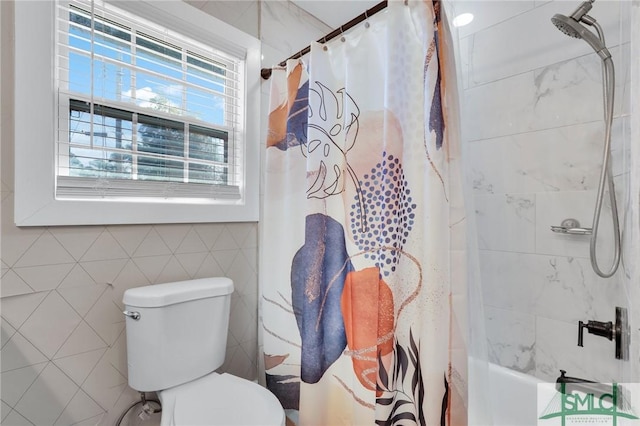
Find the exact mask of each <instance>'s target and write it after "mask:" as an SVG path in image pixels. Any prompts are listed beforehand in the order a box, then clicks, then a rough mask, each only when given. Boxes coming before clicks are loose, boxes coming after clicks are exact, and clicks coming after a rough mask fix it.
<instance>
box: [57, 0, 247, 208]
mask: <svg viewBox="0 0 640 426" xmlns="http://www.w3.org/2000/svg"><path fill="white" fill-rule="evenodd" d="M116 6H117V2H116V3H115V6H114V5H113V4H111V3H106V2H101V1H98V0H94V1H91V0H72V1H64V2H62V1H61V2H59V3H58V6H57V12H56V14H57V23H56V28H57V40H56V42H57V43H56V44H57V53H56V72H57V74H56V79H57V90H58V103H57V105H58V114H57V115H58V132H57V138H56V139H57V147H56V148H57V151H56V152H57V164H56V175H57V179H56V197H57V198H61V199H65V198H79V199H82V198H129V197H135V198H141V197H142V198H147V197H148V198H160V199H163V200H166V199H172V198H176V199H181V200H184V199H186V198H189V199H195V200H198V202H202V200H203V199H205V200H224V199H228V200H237V199H240V198H241V193H240V190H241V188H242V187H243V182H242V176H243V175H244V174H243V169H242V168H243V164H244V159H243V152H244V149H243V145H244V143H245V142H244V136H243V135H244V131H243V128H242V125H243V122H244V117H243V108H244V105H243V104H242V100H243V99H244V93H243V90H244V89H243V85H242V82H243V81H244V62H243V58H238V57H235V56H234V55H231V54H227V53H225V52H223V51H221V50H218V49H215V48H213V47H211V46H207V45H205V44H204V43H201V42H199V41H197V40H194V39H190V38H188V37H186V36H184V35H181V34H178V33H176V32H174V31H171V30H168V29H165V28H163V27H161V26H160V25H157V24H154V23H153V22H152V21H150V20H147V19H144V18H141V17H139V16H133V15H132V14H131V13H129V12H125V11H123V10H120V9H118V8H117V7H116Z"/></svg>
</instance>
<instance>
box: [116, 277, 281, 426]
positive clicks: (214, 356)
mask: <svg viewBox="0 0 640 426" xmlns="http://www.w3.org/2000/svg"><path fill="white" fill-rule="evenodd" d="M232 292H233V282H232V281H231V280H230V279H228V278H202V279H197V280H189V281H180V282H174V283H167V284H156V285H151V286H144V287H137V288H132V289H129V290H127V291H125V293H124V297H123V302H124V305H125V311H124V314H125V316H126V331H127V367H128V380H129V386H130V387H131V388H133V389H135V390H137V391H139V392H157V393H158V397H159V399H160V402H161V404H162V417H161V425H162V426H169V425H176V426H195V425H207V426H215V425H221V426H222V425H224V426H235V425H237V426H252V425H255V426H284V424H285V414H284V410H283V409H282V406H281V405H280V402H279V401H278V399H277V398H276V397H275V396H274V395H273V394H272V393H271V392H269V391H268V390H267V389H265V388H263V387H262V386H260V385H259V384H257V383H254V382H251V381H249V380H246V379H242V378H240V377H236V376H233V375H231V374H226V373H225V374H218V373H216V372H215V370H216V369H217V368H219V367H220V366H221V365H222V363H223V362H224V356H225V352H226V342H227V329H228V325H229V312H230V299H231V293H232Z"/></svg>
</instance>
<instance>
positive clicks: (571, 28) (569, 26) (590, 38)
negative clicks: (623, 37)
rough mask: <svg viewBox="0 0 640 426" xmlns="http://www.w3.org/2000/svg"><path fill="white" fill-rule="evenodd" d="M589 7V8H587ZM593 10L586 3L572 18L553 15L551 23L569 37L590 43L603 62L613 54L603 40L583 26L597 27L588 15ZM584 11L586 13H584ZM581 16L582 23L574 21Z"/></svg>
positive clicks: (589, 4)
mask: <svg viewBox="0 0 640 426" xmlns="http://www.w3.org/2000/svg"><path fill="white" fill-rule="evenodd" d="M585 5H588V8H587V7H586V6H585ZM590 8H591V3H589V2H584V3H582V5H581V6H580V7H579V8H578V10H576V11H575V12H574V13H573V14H572V15H571V16H570V17H567V16H564V15H561V14H559V13H557V14H555V15H553V18H551V22H552V23H553V25H555V26H556V27H557V28H558V29H559V30H560V31H562V32H563V33H565V34H566V35H568V36H569V37H574V38H581V39H582V40H584V41H586V42H587V43H589V45H590V46H591V47H592V48H593V50H595V51H596V53H597V54H598V56H600V57H601V58H602V59H603V60H604V59H607V58H610V57H611V53H609V50H608V49H607V48H606V46H605V45H604V43H603V42H602V40H600V38H599V37H598V36H597V35H595V34H594V33H593V32H592V31H590V30H589V29H588V28H587V27H585V26H584V25H582V23H581V22H580V21H582V22H586V23H587V24H589V25H597V22H596V20H595V19H593V18H592V17H590V16H589V15H586V12H587V11H588V10H589V9H590ZM583 11H584V13H583ZM576 14H577V15H580V21H578V20H576V19H574V17H573V16H574V15H576Z"/></svg>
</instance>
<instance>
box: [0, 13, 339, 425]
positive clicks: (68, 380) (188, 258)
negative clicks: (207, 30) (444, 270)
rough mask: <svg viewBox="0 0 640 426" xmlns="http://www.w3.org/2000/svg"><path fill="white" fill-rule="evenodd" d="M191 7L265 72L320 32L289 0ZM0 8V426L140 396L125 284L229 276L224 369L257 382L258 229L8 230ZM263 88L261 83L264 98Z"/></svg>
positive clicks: (7, 85)
mask: <svg viewBox="0 0 640 426" xmlns="http://www.w3.org/2000/svg"><path fill="white" fill-rule="evenodd" d="M190 3H192V5H193V6H195V7H198V8H200V9H202V10H204V11H205V12H207V13H209V14H211V15H214V16H216V17H218V18H219V19H222V20H224V21H226V22H229V23H230V24H232V25H234V26H236V27H238V28H240V29H242V30H243V31H245V32H247V33H250V34H252V35H254V36H256V37H261V38H262V39H263V42H264V45H263V47H264V52H263V53H264V63H265V64H267V65H270V64H272V63H275V62H279V61H280V60H282V59H283V58H285V57H286V56H288V55H289V54H291V53H293V52H294V51H297V50H299V49H301V48H302V47H304V46H302V44H304V43H308V41H309V40H312V39H317V38H319V37H320V36H321V35H323V34H325V33H326V32H327V30H328V27H327V26H326V25H324V24H323V23H321V22H320V21H318V20H316V19H315V18H313V17H311V16H310V15H308V14H306V12H303V11H302V10H300V9H299V8H297V7H296V6H294V5H293V4H291V3H289V2H268V3H267V2H262V4H259V2H258V1H246V2H245V1H243V2H237V1H235V2H234V1H190ZM0 7H1V8H2V13H1V14H0V16H1V17H2V25H0V28H1V31H2V36H1V41H2V46H3V48H2V61H1V64H2V72H1V74H2V87H1V90H0V96H1V97H0V100H1V102H2V112H3V114H2V126H1V128H2V147H1V148H2V152H1V154H2V170H1V178H2V179H1V185H2V187H1V189H2V191H1V200H2V202H1V226H2V229H1V235H0V238H1V266H2V271H1V273H2V279H1V280H0V296H1V298H0V315H1V320H0V321H1V322H0V324H1V328H2V334H1V335H2V340H1V348H2V364H1V376H0V380H1V382H2V387H1V393H0V399H1V406H0V416H1V417H0V422H1V423H2V424H7V425H32V424H33V425H53V424H56V425H71V424H78V425H95V424H103V425H107V424H113V423H114V421H115V419H117V417H118V416H119V415H120V413H121V412H122V411H123V410H124V409H125V408H126V407H127V406H128V405H129V404H130V403H131V402H132V401H134V400H135V399H136V398H137V394H136V393H135V392H133V391H132V390H131V389H129V388H128V386H127V364H126V347H125V344H126V341H125V334H124V328H125V325H124V321H123V316H122V314H121V309H122V303H121V300H122V294H123V292H124V291H125V290H126V289H127V288H131V287H136V286H141V285H148V284H155V283H161V282H168V281H174V280H183V279H190V278H198V277H206V276H216V275H226V276H229V277H231V278H232V279H233V281H234V283H235V287H236V291H235V293H234V295H233V296H232V302H231V320H230V333H229V338H228V341H227V354H226V362H225V365H224V366H223V367H222V370H223V371H228V372H231V373H232V374H235V375H239V376H242V377H245V378H248V379H255V378H256V375H257V354H258V348H257V345H258V337H257V323H258V321H257V315H258V313H257V306H258V260H257V259H258V251H257V246H258V244H257V243H258V224H257V223H246V224H184V225H132V226H91V227H50V228H17V227H15V225H14V224H13V188H14V186H13V131H12V128H13V115H12V114H11V105H12V103H13V90H12V87H11V86H12V79H13V77H12V76H13V72H12V68H13V62H12V58H13V52H12V49H10V48H5V47H6V46H10V45H11V40H12V31H13V30H12V28H13V24H12V22H11V15H12V13H13V10H12V6H11V2H0ZM185 7H190V6H188V5H186V4H185ZM259 22H260V25H259ZM18 54H19V53H18ZM267 88H268V83H265V84H264V91H265V92H266V90H267ZM263 97H264V96H263ZM263 102H264V101H263ZM263 104H264V103H263ZM265 110H266V109H265ZM264 127H265V126H264V125H263V128H264ZM264 134H265V133H264V132H263V135H264ZM263 140H264V138H263Z"/></svg>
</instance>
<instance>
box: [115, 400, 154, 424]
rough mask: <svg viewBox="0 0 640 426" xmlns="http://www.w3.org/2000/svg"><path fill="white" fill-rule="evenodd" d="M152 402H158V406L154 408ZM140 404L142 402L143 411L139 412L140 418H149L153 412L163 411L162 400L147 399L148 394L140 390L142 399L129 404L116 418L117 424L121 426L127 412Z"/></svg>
mask: <svg viewBox="0 0 640 426" xmlns="http://www.w3.org/2000/svg"><path fill="white" fill-rule="evenodd" d="M150 402H153V403H154V404H157V405H158V408H154V407H152V406H151V405H149V403H150ZM138 404H142V411H140V413H139V414H138V418H139V419H140V420H147V419H148V418H149V417H150V416H151V414H156V413H160V412H162V406H161V405H160V401H158V400H157V399H147V395H146V394H145V393H144V392H140V400H139V401H136V402H134V403H133V404H131V405H129V407H127V408H126V409H125V410H124V411H123V412H122V414H121V415H120V417H119V418H118V420H116V423H115V425H116V426H120V425H121V424H122V420H124V418H125V416H126V415H127V413H129V411H131V409H132V408H133V407H135V406H136V405H138Z"/></svg>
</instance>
